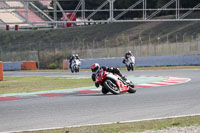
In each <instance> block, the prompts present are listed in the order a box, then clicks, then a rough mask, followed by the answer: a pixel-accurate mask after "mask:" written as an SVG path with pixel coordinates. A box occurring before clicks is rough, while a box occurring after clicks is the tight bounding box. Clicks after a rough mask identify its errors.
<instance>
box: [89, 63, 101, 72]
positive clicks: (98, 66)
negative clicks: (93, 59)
mask: <svg viewBox="0 0 200 133" xmlns="http://www.w3.org/2000/svg"><path fill="white" fill-rule="evenodd" d="M91 70H92V72H96V73H97V72H98V71H99V70H100V65H99V64H98V63H94V64H92V66H91Z"/></svg>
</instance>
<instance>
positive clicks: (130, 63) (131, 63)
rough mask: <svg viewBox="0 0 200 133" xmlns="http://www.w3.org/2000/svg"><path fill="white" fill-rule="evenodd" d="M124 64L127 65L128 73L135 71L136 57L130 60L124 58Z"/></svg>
mask: <svg viewBox="0 0 200 133" xmlns="http://www.w3.org/2000/svg"><path fill="white" fill-rule="evenodd" d="M124 63H125V64H126V67H127V70H128V71H130V70H132V71H133V70H134V69H135V68H134V66H135V57H134V56H131V57H129V58H128V59H125V58H124Z"/></svg>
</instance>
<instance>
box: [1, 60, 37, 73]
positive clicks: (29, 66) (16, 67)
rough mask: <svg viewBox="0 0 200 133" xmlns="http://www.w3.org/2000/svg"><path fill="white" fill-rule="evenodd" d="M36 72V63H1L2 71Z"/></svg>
mask: <svg viewBox="0 0 200 133" xmlns="http://www.w3.org/2000/svg"><path fill="white" fill-rule="evenodd" d="M20 70H37V62H35V61H22V62H3V71H20Z"/></svg>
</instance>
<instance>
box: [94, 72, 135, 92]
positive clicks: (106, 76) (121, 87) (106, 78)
mask: <svg viewBox="0 0 200 133" xmlns="http://www.w3.org/2000/svg"><path fill="white" fill-rule="evenodd" d="M95 83H98V84H100V85H101V86H102V93H103V94H107V93H108V92H111V93H113V94H115V95H117V94H120V93H124V92H129V93H135V92H136V90H135V89H134V87H135V86H134V84H133V83H132V82H131V81H129V80H127V81H124V80H123V79H122V78H121V77H120V76H118V75H117V74H113V73H110V72H106V71H104V70H103V69H101V70H100V71H99V72H98V73H97V74H96V80H95Z"/></svg>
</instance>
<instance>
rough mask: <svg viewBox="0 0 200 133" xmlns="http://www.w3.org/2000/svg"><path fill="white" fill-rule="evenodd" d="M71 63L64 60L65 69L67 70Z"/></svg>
mask: <svg viewBox="0 0 200 133" xmlns="http://www.w3.org/2000/svg"><path fill="white" fill-rule="evenodd" d="M68 65H69V63H68V60H63V65H62V66H63V70H67V69H68V68H69V67H68Z"/></svg>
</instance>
